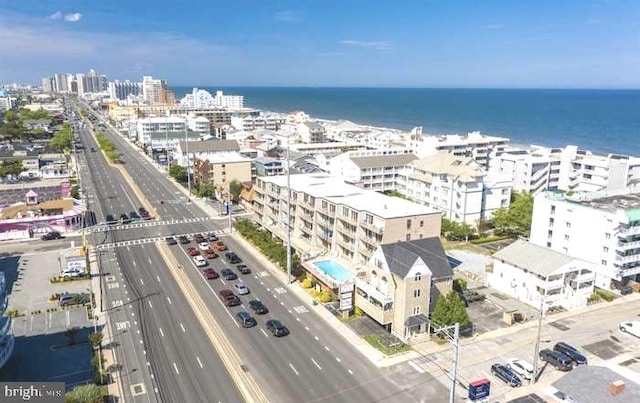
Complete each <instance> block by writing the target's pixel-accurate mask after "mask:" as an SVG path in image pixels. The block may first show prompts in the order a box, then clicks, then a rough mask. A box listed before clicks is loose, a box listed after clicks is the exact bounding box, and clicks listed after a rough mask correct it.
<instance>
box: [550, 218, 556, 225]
mask: <svg viewBox="0 0 640 403" xmlns="http://www.w3.org/2000/svg"><path fill="white" fill-rule="evenodd" d="M554 222H555V220H554V219H553V218H549V226H550V227H553V223H554Z"/></svg>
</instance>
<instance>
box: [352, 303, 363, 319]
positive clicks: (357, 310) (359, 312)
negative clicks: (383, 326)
mask: <svg viewBox="0 0 640 403" xmlns="http://www.w3.org/2000/svg"><path fill="white" fill-rule="evenodd" d="M353 315H354V316H355V317H356V318H360V317H362V316H364V311H363V310H362V309H361V308H360V307H358V306H357V307H355V309H354V310H353Z"/></svg>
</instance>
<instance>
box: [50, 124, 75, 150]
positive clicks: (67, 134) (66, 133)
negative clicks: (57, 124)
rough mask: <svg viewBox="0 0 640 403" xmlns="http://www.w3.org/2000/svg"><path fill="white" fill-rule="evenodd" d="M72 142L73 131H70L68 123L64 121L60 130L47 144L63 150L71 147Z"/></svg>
mask: <svg viewBox="0 0 640 403" xmlns="http://www.w3.org/2000/svg"><path fill="white" fill-rule="evenodd" d="M72 142H73V133H72V132H71V128H70V127H69V123H67V122H65V123H63V124H62V129H60V131H59V132H58V133H56V134H55V135H54V136H53V138H52V139H51V142H50V143H49V144H50V145H51V147H52V148H55V149H56V150H60V151H63V152H64V151H68V150H70V149H71V144H72Z"/></svg>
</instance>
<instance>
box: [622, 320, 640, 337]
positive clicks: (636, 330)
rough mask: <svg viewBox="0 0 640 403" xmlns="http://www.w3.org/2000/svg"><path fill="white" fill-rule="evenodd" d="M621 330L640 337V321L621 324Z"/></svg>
mask: <svg viewBox="0 0 640 403" xmlns="http://www.w3.org/2000/svg"><path fill="white" fill-rule="evenodd" d="M620 330H621V331H622V332H624V333H629V334H631V335H634V336H636V337H640V320H630V321H626V322H620Z"/></svg>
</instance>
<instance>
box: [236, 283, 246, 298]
mask: <svg viewBox="0 0 640 403" xmlns="http://www.w3.org/2000/svg"><path fill="white" fill-rule="evenodd" d="M233 288H235V289H236V291H237V292H238V294H239V295H247V294H249V289H248V288H247V286H246V285H244V283H236V284H234V285H233Z"/></svg>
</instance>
